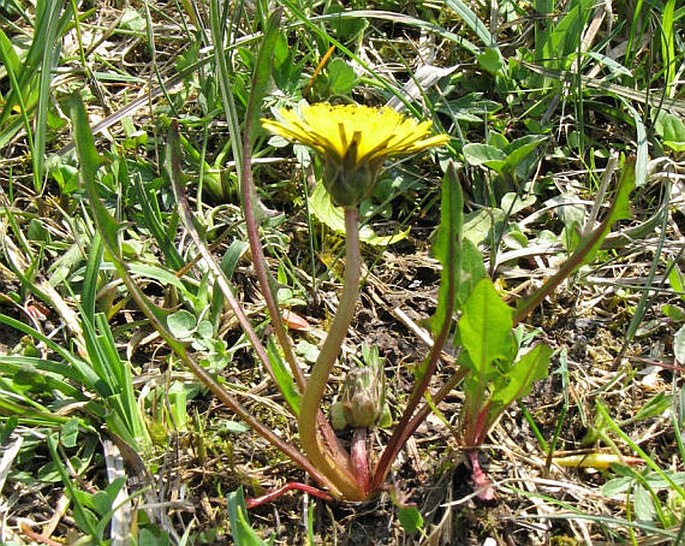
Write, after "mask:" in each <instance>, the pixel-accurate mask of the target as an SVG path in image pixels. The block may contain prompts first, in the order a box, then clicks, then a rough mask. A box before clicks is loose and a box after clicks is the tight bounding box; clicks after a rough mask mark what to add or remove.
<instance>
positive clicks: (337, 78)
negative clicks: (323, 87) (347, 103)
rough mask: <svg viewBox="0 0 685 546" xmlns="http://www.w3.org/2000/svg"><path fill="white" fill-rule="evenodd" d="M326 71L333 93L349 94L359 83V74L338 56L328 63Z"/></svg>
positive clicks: (330, 89)
mask: <svg viewBox="0 0 685 546" xmlns="http://www.w3.org/2000/svg"><path fill="white" fill-rule="evenodd" d="M326 73H327V75H328V86H329V91H330V92H331V93H332V94H333V95H347V94H349V93H350V91H352V89H354V86H355V85H356V84H357V75H356V74H355V73H354V69H353V68H352V67H351V66H350V65H349V64H347V63H346V62H345V61H344V60H343V59H340V58H336V59H333V60H332V61H331V62H330V63H328V67H327V69H326Z"/></svg>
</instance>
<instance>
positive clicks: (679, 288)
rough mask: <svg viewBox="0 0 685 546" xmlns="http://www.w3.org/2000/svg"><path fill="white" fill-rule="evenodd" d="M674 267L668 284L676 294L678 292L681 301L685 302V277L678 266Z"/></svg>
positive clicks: (674, 265) (669, 275)
mask: <svg viewBox="0 0 685 546" xmlns="http://www.w3.org/2000/svg"><path fill="white" fill-rule="evenodd" d="M669 265H671V264H669ZM672 265H673V267H671V271H670V273H669V274H668V284H670V285H671V288H672V289H673V290H674V291H675V292H678V295H679V296H680V299H681V300H685V275H683V272H682V271H680V268H679V267H678V264H672Z"/></svg>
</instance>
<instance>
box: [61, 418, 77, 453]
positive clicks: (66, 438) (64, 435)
mask: <svg viewBox="0 0 685 546" xmlns="http://www.w3.org/2000/svg"><path fill="white" fill-rule="evenodd" d="M78 431H79V420H78V419H75V418H74V419H70V420H69V421H67V422H66V423H64V425H62V430H60V434H59V441H60V443H61V444H62V445H63V446H64V447H67V448H70V447H76V443H77V440H78Z"/></svg>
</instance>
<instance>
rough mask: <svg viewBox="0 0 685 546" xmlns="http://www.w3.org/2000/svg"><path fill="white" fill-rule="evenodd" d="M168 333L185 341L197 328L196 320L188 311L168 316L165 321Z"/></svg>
mask: <svg viewBox="0 0 685 546" xmlns="http://www.w3.org/2000/svg"><path fill="white" fill-rule="evenodd" d="M166 324H167V327H168V328H169V331H170V332H171V333H172V334H173V335H174V336H175V337H176V338H178V339H180V340H186V339H188V338H189V337H190V336H191V335H193V332H195V329H196V328H197V319H196V318H195V315H193V314H192V313H191V312H190V311H186V310H185V309H181V310H180V311H176V312H175V313H172V314H171V315H169V316H168V317H167V319H166Z"/></svg>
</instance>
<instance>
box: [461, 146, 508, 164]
mask: <svg viewBox="0 0 685 546" xmlns="http://www.w3.org/2000/svg"><path fill="white" fill-rule="evenodd" d="M463 152H464V159H465V160H466V162H467V163H468V164H469V165H473V166H475V167H477V166H479V165H486V166H490V165H500V164H503V162H504V161H505V160H506V159H507V154H506V153H505V152H504V150H501V149H500V148H497V147H496V146H491V145H490V144H480V143H469V144H467V145H466V146H464V150H463ZM493 168H494V167H493ZM495 170H497V169H495Z"/></svg>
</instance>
